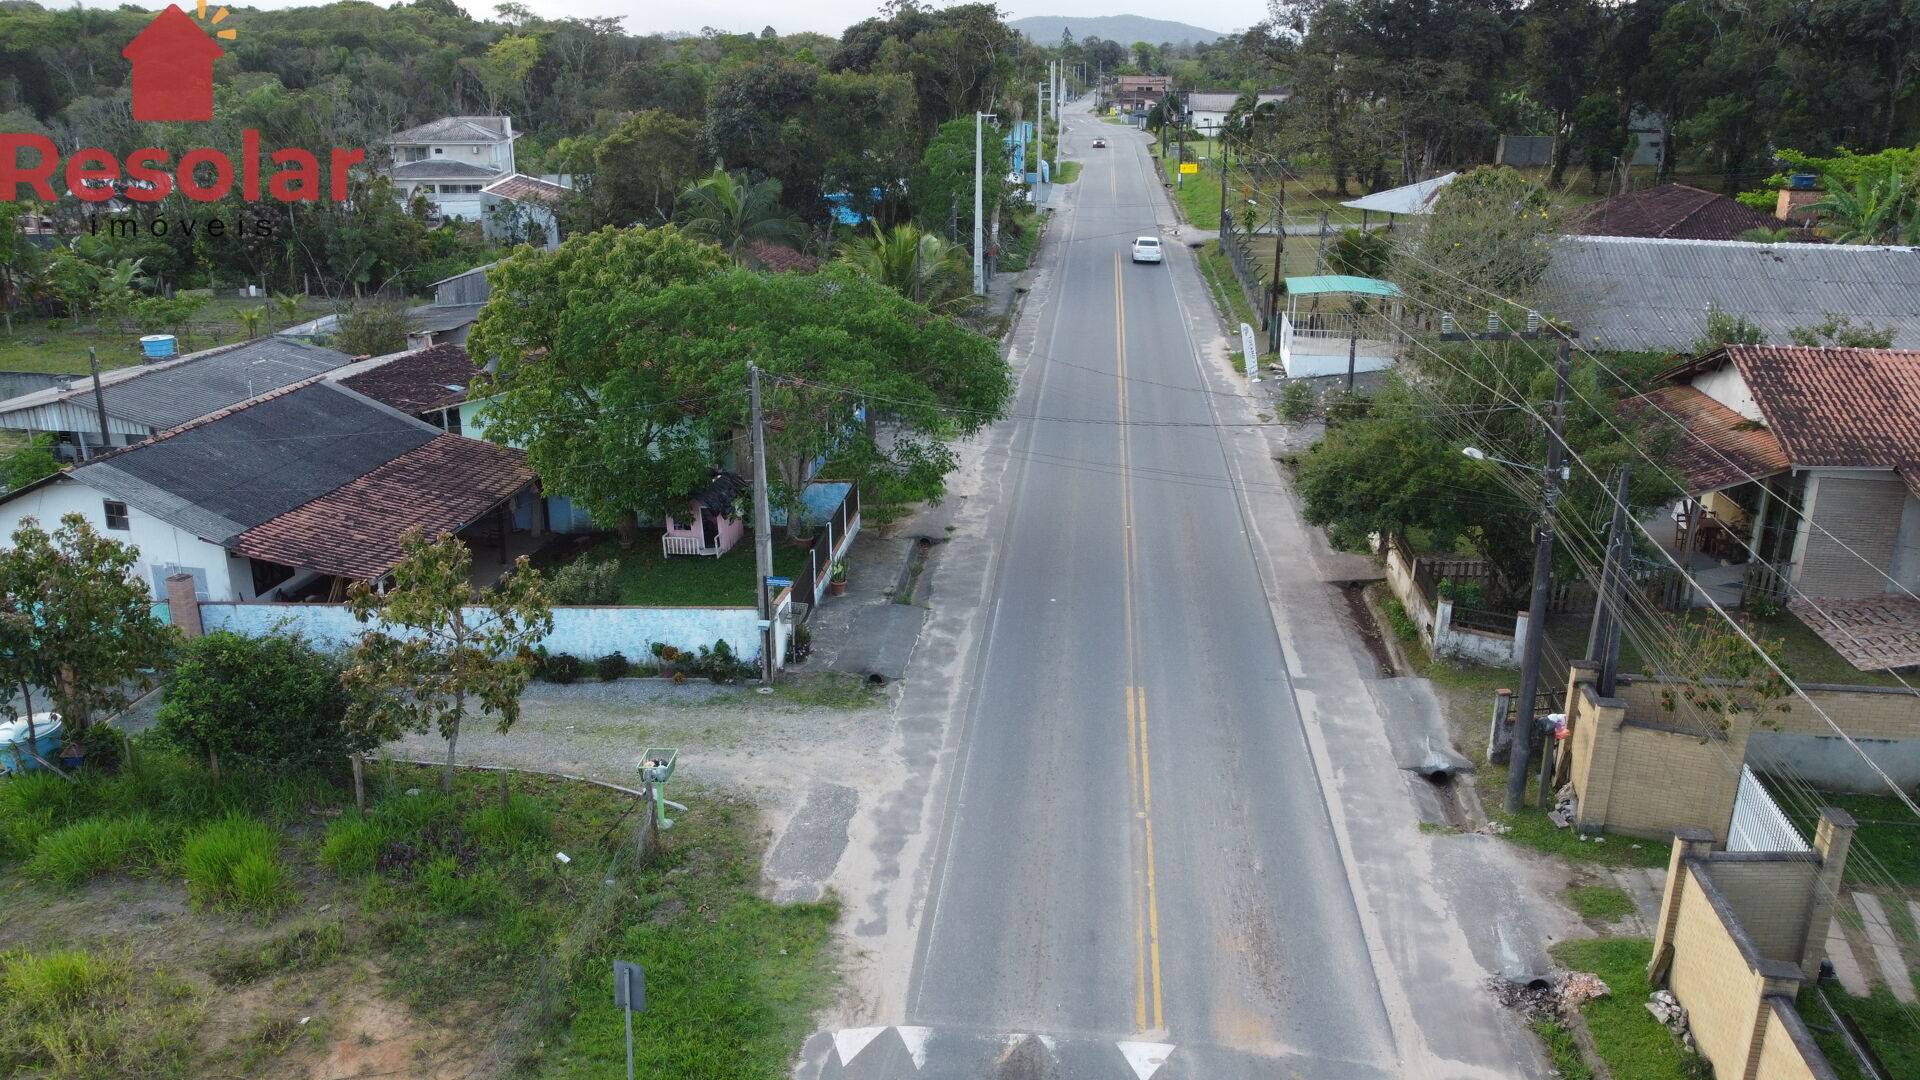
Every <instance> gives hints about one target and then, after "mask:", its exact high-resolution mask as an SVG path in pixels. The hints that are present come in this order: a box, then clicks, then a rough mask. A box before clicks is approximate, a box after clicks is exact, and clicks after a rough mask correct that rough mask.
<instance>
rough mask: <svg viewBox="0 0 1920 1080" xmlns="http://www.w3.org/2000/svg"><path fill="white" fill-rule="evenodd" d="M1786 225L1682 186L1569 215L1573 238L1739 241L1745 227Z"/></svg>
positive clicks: (1632, 194) (1615, 198) (1669, 186)
mask: <svg viewBox="0 0 1920 1080" xmlns="http://www.w3.org/2000/svg"><path fill="white" fill-rule="evenodd" d="M1786 225H1787V223H1786V222H1784V221H1781V220H1779V219H1778V218H1775V217H1774V216H1773V215H1771V214H1765V213H1761V212H1760V211H1758V210H1755V209H1753V208H1751V207H1748V206H1745V205H1743V204H1741V203H1738V202H1735V201H1734V200H1732V199H1729V198H1727V197H1726V196H1725V195H1716V194H1714V193H1713V192H1711V191H1701V190H1700V189H1699V188H1691V187H1688V186H1686V185H1685V184H1662V185H1660V186H1659V187H1651V188H1647V189H1646V190H1645V191H1634V192H1629V193H1628V194H1625V195H1615V196H1613V197H1611V198H1607V199H1601V200H1600V201H1599V202H1596V203H1590V204H1588V205H1587V206H1583V207H1581V208H1580V209H1579V210H1578V211H1576V212H1575V213H1574V214H1572V215H1570V216H1569V219H1568V222H1567V227H1566V232H1568V233H1570V234H1573V235H1576V236H1638V237H1648V238H1665V239H1672V240H1738V239H1740V234H1741V233H1743V232H1746V231H1747V230H1748V229H1781V228H1785V227H1786Z"/></svg>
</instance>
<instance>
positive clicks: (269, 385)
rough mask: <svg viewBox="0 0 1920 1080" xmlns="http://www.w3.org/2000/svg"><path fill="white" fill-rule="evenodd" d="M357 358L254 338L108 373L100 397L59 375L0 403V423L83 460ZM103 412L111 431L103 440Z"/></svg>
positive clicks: (85, 382) (82, 382)
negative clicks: (47, 439)
mask: <svg viewBox="0 0 1920 1080" xmlns="http://www.w3.org/2000/svg"><path fill="white" fill-rule="evenodd" d="M352 359H353V358H352V357H350V356H348V355H347V354H346V353H343V352H336V351H335V350H333V349H323V348H321V347H319V346H318V345H312V344H309V343H307V342H304V341H297V340H292V339H288V338H282V337H262V338H254V339H253V340H251V341H242V342H238V343H236V344H233V345H225V346H222V347H220V348H216V349H206V350H203V351H201V352H196V353H188V354H187V355H185V356H179V357H173V358H170V359H167V360H162V361H159V362H157V363H151V364H140V365H136V366H134V367H126V368H118V369H116V370H113V371H108V372H104V373H102V374H101V376H100V391H99V394H98V396H97V397H96V395H95V393H94V384H93V380H92V379H90V378H83V377H77V376H76V377H72V378H62V379H60V380H58V381H56V382H55V383H54V384H53V385H52V386H47V387H43V388H41V389H38V390H34V391H31V392H29V393H25V394H22V395H20V396H18V397H13V398H9V399H7V400H5V401H0V428H5V429H9V430H13V431H24V432H28V433H31V434H37V433H40V432H53V433H54V434H55V435H56V437H57V440H58V441H57V444H56V454H57V456H59V457H61V458H63V459H65V460H68V461H85V460H87V459H88V458H90V457H92V456H94V455H95V454H98V453H100V452H101V451H102V450H103V449H111V448H113V447H120V446H131V445H133V444H134V443H137V442H141V441H143V440H145V439H150V438H152V437H153V436H155V435H158V434H159V433H161V432H163V431H169V430H171V429H173V428H177V427H179V426H180V425H182V424H186V423H190V422H192V421H194V420H198V419H200V418H201V417H203V416H207V415H210V414H212V413H216V412H219V411H220V410H222V409H226V408H230V407H232V406H234V405H238V404H240V403H241V402H243V401H248V400H251V399H253V398H256V397H259V396H260V395H262V394H267V393H271V392H272V391H275V390H278V389H280V388H281V387H283V386H291V385H293V384H294V383H297V382H301V381H303V380H306V379H310V378H313V377H314V376H316V375H320V374H324V373H326V372H329V371H332V370H333V369H335V368H337V367H340V366H341V365H342V364H346V363H348V362H349V361H351V360H352ZM103 413H104V423H105V425H106V429H107V435H108V439H107V441H106V442H105V444H104V445H103V443H102V441H101V433H100V428H101V425H102V423H103V417H102V414H103Z"/></svg>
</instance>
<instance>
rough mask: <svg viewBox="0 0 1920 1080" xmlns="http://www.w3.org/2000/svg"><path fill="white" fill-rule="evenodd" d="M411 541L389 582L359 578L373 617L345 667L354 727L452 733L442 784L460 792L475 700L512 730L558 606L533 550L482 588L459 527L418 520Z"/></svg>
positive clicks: (354, 601) (364, 609)
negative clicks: (445, 529) (459, 764)
mask: <svg viewBox="0 0 1920 1080" xmlns="http://www.w3.org/2000/svg"><path fill="white" fill-rule="evenodd" d="M401 549H402V551H403V552H404V553H405V557H404V558H402V559H401V561H400V565H398V566H396V567H394V568H393V574H392V579H391V584H390V585H389V586H388V588H387V589H386V590H385V591H384V592H376V591H374V589H373V587H372V586H370V585H368V584H367V583H366V582H355V583H354V586H353V589H352V591H351V592H350V593H349V595H348V599H347V605H348V607H349V608H350V609H351V610H352V611H353V616H354V618H355V619H357V620H359V622H360V623H361V625H363V626H367V629H366V630H365V631H363V632H362V634H361V638H360V643H359V644H357V645H355V646H354V647H353V651H352V654H351V655H350V657H349V658H348V661H347V666H346V670H345V672H344V673H343V674H342V676H341V680H342V682H343V683H344V685H345V686H346V688H347V693H348V695H349V701H350V704H349V708H348V730H349V733H350V736H351V737H352V738H353V739H354V740H355V741H358V742H364V743H369V744H375V745H377V743H378V742H379V741H383V740H384V739H385V738H389V737H391V736H392V735H393V734H395V733H397V732H402V731H413V732H419V733H425V732H427V731H438V732H439V734H440V737H441V738H443V739H445V740H446V741H447V767H446V772H445V773H443V774H442V775H441V778H440V789H441V790H442V791H445V792H449V793H451V792H452V791H453V766H454V760H455V759H454V754H455V749H456V746H457V744H458V742H459V739H460V725H461V724H462V723H463V722H464V721H465V720H466V717H467V708H468V703H469V701H472V702H474V703H476V704H478V706H479V709H480V715H481V716H483V717H487V716H491V717H492V718H493V719H494V724H495V727H496V729H497V730H498V731H500V732H501V733H502V734H505V733H506V732H507V731H508V730H510V729H511V728H512V727H513V725H514V722H515V721H517V720H518V719H519V718H520V694H521V692H522V691H523V690H525V689H526V688H527V683H528V681H529V680H531V679H532V678H533V670H534V666H535V663H536V659H535V654H534V652H533V647H534V646H535V645H536V644H538V643H539V641H540V639H541V638H544V637H546V636H547V635H548V634H551V633H552V632H553V608H552V606H551V605H550V604H549V603H548V602H547V596H546V586H545V583H543V582H542V581H541V579H540V574H539V573H538V572H537V571H535V570H533V569H532V568H531V567H530V566H529V565H528V563H527V558H526V556H524V555H522V556H521V557H520V559H519V560H518V561H517V562H516V563H515V564H514V567H513V569H512V570H511V571H509V572H508V573H507V576H506V577H505V578H503V579H502V580H501V582H500V584H499V585H498V586H496V587H494V588H492V589H488V590H485V591H481V592H478V593H476V590H475V589H474V587H473V582H472V581H471V580H470V578H469V575H470V573H471V572H472V569H473V553H472V552H471V551H469V550H467V546H466V545H465V544H463V543H461V542H460V540H459V539H458V538H457V537H454V536H452V535H448V534H442V535H441V536H440V537H439V538H437V539H434V540H429V539H427V538H426V537H425V536H423V535H422V534H421V533H420V531H419V530H417V529H416V530H414V531H412V532H410V533H408V534H407V536H406V537H404V538H403V539H402V541H401ZM369 624H370V625H369Z"/></svg>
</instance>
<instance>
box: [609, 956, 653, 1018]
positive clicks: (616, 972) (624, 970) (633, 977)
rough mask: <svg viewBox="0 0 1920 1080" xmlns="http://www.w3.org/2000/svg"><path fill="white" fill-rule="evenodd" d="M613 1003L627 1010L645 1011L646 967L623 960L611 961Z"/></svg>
mask: <svg viewBox="0 0 1920 1080" xmlns="http://www.w3.org/2000/svg"><path fill="white" fill-rule="evenodd" d="M613 1003H614V1004H615V1005H616V1006H618V1007H620V1008H622V1009H625V1010H627V1011H628V1012H646V1011H647V969H645V968H643V967H641V966H640V965H639V964H629V963H627V962H626V961H625V960H615V961H614V962H613Z"/></svg>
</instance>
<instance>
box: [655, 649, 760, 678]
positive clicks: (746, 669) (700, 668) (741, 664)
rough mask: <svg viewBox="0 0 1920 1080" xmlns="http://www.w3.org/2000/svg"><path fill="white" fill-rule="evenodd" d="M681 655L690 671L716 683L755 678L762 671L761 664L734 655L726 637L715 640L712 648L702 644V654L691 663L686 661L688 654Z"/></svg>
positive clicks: (683, 662)
mask: <svg viewBox="0 0 1920 1080" xmlns="http://www.w3.org/2000/svg"><path fill="white" fill-rule="evenodd" d="M681 657H682V665H683V666H684V667H685V668H686V669H687V670H688V671H690V672H692V673H693V674H695V675H705V676H706V677H707V678H708V679H709V680H710V681H712V682H716V683H730V682H739V681H740V680H742V679H751V678H754V677H755V676H757V675H758V674H759V673H760V668H759V665H757V664H754V663H751V662H749V661H746V660H742V659H740V658H739V657H737V656H735V655H734V653H733V646H731V645H729V644H727V639H726V638H721V639H720V640H718V641H716V642H714V643H713V647H712V648H711V649H709V648H708V647H706V646H705V645H702V646H700V655H699V656H697V657H694V658H693V659H692V661H691V662H690V663H689V662H687V661H686V654H684V653H682V654H681ZM675 681H679V680H678V679H676V680H675Z"/></svg>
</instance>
